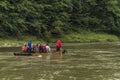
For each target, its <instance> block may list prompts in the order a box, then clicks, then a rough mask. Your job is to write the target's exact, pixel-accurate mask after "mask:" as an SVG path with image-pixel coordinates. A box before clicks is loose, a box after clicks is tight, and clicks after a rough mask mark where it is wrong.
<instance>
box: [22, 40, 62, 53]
mask: <svg viewBox="0 0 120 80" xmlns="http://www.w3.org/2000/svg"><path fill="white" fill-rule="evenodd" d="M61 47H62V41H61V40H57V42H56V51H60V49H61ZM22 51H23V52H28V53H35V52H38V53H51V48H50V46H49V44H48V43H47V44H44V45H41V44H33V43H32V41H28V43H27V44H24V46H23V47H22Z"/></svg>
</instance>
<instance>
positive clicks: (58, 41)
mask: <svg viewBox="0 0 120 80" xmlns="http://www.w3.org/2000/svg"><path fill="white" fill-rule="evenodd" d="M56 46H57V47H59V48H61V46H62V41H61V40H57V42H56Z"/></svg>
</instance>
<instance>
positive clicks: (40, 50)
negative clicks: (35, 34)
mask: <svg viewBox="0 0 120 80" xmlns="http://www.w3.org/2000/svg"><path fill="white" fill-rule="evenodd" d="M42 51H43V50H42V45H41V44H40V45H39V52H40V53H41V52H42Z"/></svg>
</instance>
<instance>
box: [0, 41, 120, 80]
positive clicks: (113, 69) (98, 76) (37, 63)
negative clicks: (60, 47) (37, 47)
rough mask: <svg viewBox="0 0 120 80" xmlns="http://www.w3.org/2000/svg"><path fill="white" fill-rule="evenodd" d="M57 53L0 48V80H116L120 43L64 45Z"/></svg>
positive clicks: (119, 60)
mask: <svg viewBox="0 0 120 80" xmlns="http://www.w3.org/2000/svg"><path fill="white" fill-rule="evenodd" d="M64 49H67V51H68V52H67V53H66V54H64V55H63V57H62V58H61V57H58V56H50V55H48V56H46V57H35V56H13V52H14V51H19V50H20V49H19V48H1V49H0V51H1V52H0V80H120V43H119V42H116V43H91V44H88V43H75V44H64Z"/></svg>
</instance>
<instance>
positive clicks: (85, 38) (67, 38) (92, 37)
mask: <svg viewBox="0 0 120 80" xmlns="http://www.w3.org/2000/svg"><path fill="white" fill-rule="evenodd" d="M63 41H64V42H108V41H109V42H113V41H119V38H118V37H117V36H115V35H111V34H106V33H89V34H77V33H72V34H68V35H64V38H63Z"/></svg>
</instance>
